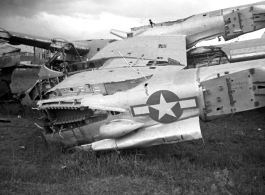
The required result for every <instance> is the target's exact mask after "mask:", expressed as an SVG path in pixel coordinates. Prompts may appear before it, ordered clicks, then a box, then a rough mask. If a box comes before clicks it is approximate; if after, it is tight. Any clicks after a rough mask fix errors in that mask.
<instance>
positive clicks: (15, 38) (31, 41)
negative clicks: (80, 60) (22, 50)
mask: <svg viewBox="0 0 265 195" xmlns="http://www.w3.org/2000/svg"><path fill="white" fill-rule="evenodd" d="M0 39H3V40H6V41H8V43H9V44H11V45H20V44H23V45H28V46H32V47H38V48H43V49H48V50H58V49H60V48H62V47H63V46H64V45H65V44H66V43H68V42H67V41H65V40H54V39H49V38H44V37H39V36H33V35H29V34H23V33H18V32H11V31H6V30H1V29H0ZM72 44H73V45H74V47H75V49H76V50H77V51H78V53H79V54H80V55H83V54H85V53H88V52H89V48H88V47H87V45H86V44H85V43H82V42H73V43H72ZM75 49H74V48H73V47H72V45H71V44H68V45H67V46H66V47H65V52H66V53H70V54H74V55H76V51H75Z"/></svg>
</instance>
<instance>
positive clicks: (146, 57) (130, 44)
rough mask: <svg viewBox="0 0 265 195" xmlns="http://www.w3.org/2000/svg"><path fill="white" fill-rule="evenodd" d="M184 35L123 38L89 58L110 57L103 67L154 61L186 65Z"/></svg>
mask: <svg viewBox="0 0 265 195" xmlns="http://www.w3.org/2000/svg"><path fill="white" fill-rule="evenodd" d="M185 37H186V36H183V35H178V36H145V37H133V38H129V39H124V40H121V41H117V42H114V43H112V44H109V45H108V46H106V47H105V48H103V49H102V50H101V51H100V52H98V53H97V54H96V55H95V56H94V57H93V58H92V59H91V60H97V59H102V58H110V59H112V61H108V63H105V65H103V68H104V67H108V68H109V67H120V66H121V65H122V64H124V65H125V64H128V63H130V65H131V66H142V65H144V66H148V65H149V66H150V65H152V63H154V62H156V63H161V64H162V63H165V62H166V63H171V64H172V65H187V58H186V38H185ZM123 57H124V58H125V59H130V60H128V62H126V61H125V60H124V59H122V58H123ZM113 59H114V60H113ZM133 59H135V60H133ZM137 60H138V61H137ZM136 61H137V62H136ZM140 64H141V65H140Z"/></svg>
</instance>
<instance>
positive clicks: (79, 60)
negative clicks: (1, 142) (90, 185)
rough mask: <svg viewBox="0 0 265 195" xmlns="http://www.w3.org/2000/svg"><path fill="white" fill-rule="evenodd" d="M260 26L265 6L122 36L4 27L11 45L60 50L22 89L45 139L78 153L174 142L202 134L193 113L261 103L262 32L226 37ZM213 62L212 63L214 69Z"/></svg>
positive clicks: (221, 112)
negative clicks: (55, 34)
mask: <svg viewBox="0 0 265 195" xmlns="http://www.w3.org/2000/svg"><path fill="white" fill-rule="evenodd" d="M264 27H265V2H260V3H255V4H249V5H243V6H238V7H233V8H227V9H222V10H217V11H212V12H207V13H202V14H197V15H193V16H190V17H188V18H185V19H181V20H177V21H170V22H163V23H158V24H153V23H152V24H150V25H146V26H141V27H135V28H132V29H131V32H129V33H128V32H122V31H118V30H111V33H112V34H114V35H116V36H118V37H120V38H122V40H119V41H116V40H101V39H100V40H84V41H76V42H72V43H69V42H66V41H59V40H49V39H44V38H40V37H34V36H29V35H23V34H21V33H15V32H7V31H0V37H1V38H2V39H4V40H7V41H8V42H9V43H10V44H26V45H31V46H36V47H41V48H45V49H56V50H57V51H58V52H57V54H55V55H54V56H53V58H51V59H50V60H49V61H48V62H47V63H46V64H45V65H43V66H42V67H41V70H40V72H39V80H38V81H37V82H36V84H35V85H34V86H33V87H31V88H30V89H28V90H27V91H26V92H25V97H24V99H23V100H22V103H23V104H27V105H29V104H31V103H32V102H37V109H38V110H40V111H41V112H43V113H44V114H45V118H44V121H43V132H44V135H45V137H46V138H47V139H48V140H50V141H59V142H62V143H64V144H65V145H67V146H70V147H72V146H75V147H76V148H78V149H83V150H109V149H123V148H131V147H146V146H152V145H158V144H171V143H177V142H180V141H187V140H193V139H199V138H202V136H201V130H200V124H199V118H200V119H202V120H203V121H209V120H212V119H215V118H219V117H222V116H226V115H229V114H234V113H236V112H242V111H247V110H251V109H256V108H260V107H264V106H265V98H264V95H265V90H264V88H265V78H264V75H265V59H264V55H265V44H264V40H265V39H264V38H263V37H262V38H260V39H257V40H248V41H242V42H233V43H225V44H221V45H218V46H204V47H195V46H196V44H197V43H198V42H200V41H203V40H209V39H214V38H216V37H223V38H224V40H226V41H227V40H231V39H234V38H236V37H238V36H240V35H243V34H246V33H251V32H253V31H256V30H259V29H262V28H264ZM217 65H218V66H217Z"/></svg>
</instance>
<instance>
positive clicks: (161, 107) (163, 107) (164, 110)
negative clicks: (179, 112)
mask: <svg viewBox="0 0 265 195" xmlns="http://www.w3.org/2000/svg"><path fill="white" fill-rule="evenodd" d="M177 103H178V101H176V102H169V103H168V102H166V100H165V98H164V96H163V94H162V93H161V96H160V103H159V104H157V105H152V106H150V107H152V108H154V109H156V110H158V111H159V116H158V120H160V119H161V118H162V117H163V116H165V114H168V115H171V116H173V117H176V115H175V114H174V112H173V111H172V108H173V107H174V106H175V105H176V104H177Z"/></svg>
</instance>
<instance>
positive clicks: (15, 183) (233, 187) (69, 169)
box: [0, 109, 265, 195]
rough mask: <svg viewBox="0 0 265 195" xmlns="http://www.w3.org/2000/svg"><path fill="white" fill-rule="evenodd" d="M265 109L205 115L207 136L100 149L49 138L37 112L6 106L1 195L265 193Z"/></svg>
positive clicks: (0, 160) (0, 133) (0, 162)
mask: <svg viewBox="0 0 265 195" xmlns="http://www.w3.org/2000/svg"><path fill="white" fill-rule="evenodd" d="M2 111H3V112H4V109H2ZM20 112H21V111H20ZM264 113H265V109H259V110H255V111H250V112H246V113H240V114H235V115H233V116H232V117H226V118H222V119H218V120H215V121H212V122H208V123H203V122H201V128H202V134H203V137H204V142H203V141H202V140H195V141H190V142H184V143H179V144H173V145H163V146H155V147H149V148H142V149H132V150H123V151H121V153H120V154H118V153H117V152H115V151H111V152H101V153H97V154H95V153H86V152H75V153H69V152H64V151H63V148H62V147H61V146H60V145H56V144H52V145H48V144H47V143H46V142H45V141H44V140H43V137H42V134H41V133H40V131H39V130H38V129H37V128H36V126H35V125H34V122H36V121H37V119H36V118H37V117H38V116H39V115H38V114H36V113H32V112H22V113H20V114H21V116H22V117H21V118H17V115H15V113H14V112H12V113H7V112H6V111H5V112H4V113H2V115H1V116H0V117H9V118H10V120H11V123H0V139H1V142H0V144H1V148H0V194H59V195H61V194H78V195H79V194H181V195H182V194H187V195H188V194H189V195H196V194H211V195H217V194H227V195H231V194H233V195H234V194H253V195H256V194H265V120H264V119H265V115H264ZM204 144H205V145H204Z"/></svg>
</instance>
